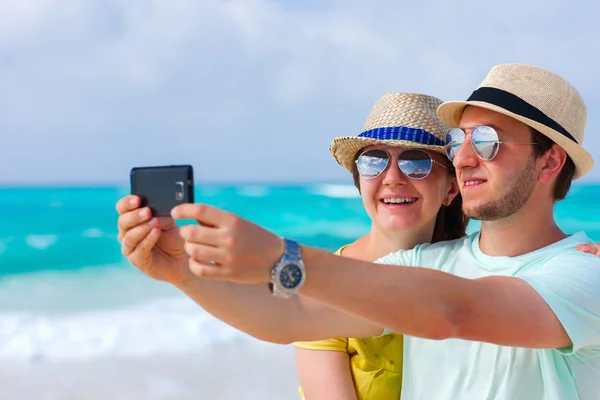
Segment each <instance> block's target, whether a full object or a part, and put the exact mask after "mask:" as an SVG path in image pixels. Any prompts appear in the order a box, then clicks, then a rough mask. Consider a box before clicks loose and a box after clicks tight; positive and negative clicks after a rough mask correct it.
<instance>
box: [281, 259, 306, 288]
mask: <svg viewBox="0 0 600 400" xmlns="http://www.w3.org/2000/svg"><path fill="white" fill-rule="evenodd" d="M279 280H280V281H281V284H282V285H283V287H285V288H287V289H293V288H295V287H296V286H298V285H299V284H300V281H301V280H302V270H301V269H300V267H299V266H297V265H296V264H288V265H286V266H285V267H283V268H282V269H281V272H280V273H279Z"/></svg>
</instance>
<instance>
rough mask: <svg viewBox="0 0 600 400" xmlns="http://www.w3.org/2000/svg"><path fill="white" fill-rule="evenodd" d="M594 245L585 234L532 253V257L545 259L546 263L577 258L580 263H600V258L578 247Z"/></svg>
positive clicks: (579, 233)
mask: <svg viewBox="0 0 600 400" xmlns="http://www.w3.org/2000/svg"><path fill="white" fill-rule="evenodd" d="M586 243H593V240H592V239H590V238H589V237H588V236H587V235H586V234H585V233H584V232H577V233H575V234H573V235H569V236H568V237H566V238H564V239H562V240H560V241H558V242H556V243H553V244H551V245H549V246H546V247H544V248H542V249H539V250H537V251H534V252H532V253H530V256H533V257H538V258H543V259H545V261H546V263H553V262H560V261H561V260H566V259H574V258H577V259H578V260H579V261H584V262H586V263H587V262H588V261H589V262H591V263H600V257H598V256H596V255H593V254H588V253H585V252H582V251H579V250H577V245H579V244H586Z"/></svg>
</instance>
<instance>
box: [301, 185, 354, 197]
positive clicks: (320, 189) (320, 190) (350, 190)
mask: <svg viewBox="0 0 600 400" xmlns="http://www.w3.org/2000/svg"><path fill="white" fill-rule="evenodd" d="M311 192H312V193H314V194H317V195H320V196H326V197H331V198H336V199H337V198H360V193H358V189H356V187H355V186H354V185H352V184H335V183H323V184H320V185H317V186H315V187H314V188H313V189H312V190H311Z"/></svg>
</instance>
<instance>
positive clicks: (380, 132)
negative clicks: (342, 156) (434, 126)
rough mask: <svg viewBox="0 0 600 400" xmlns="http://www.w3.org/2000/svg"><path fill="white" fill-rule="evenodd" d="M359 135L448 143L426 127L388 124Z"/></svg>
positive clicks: (437, 144) (437, 143)
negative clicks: (425, 128)
mask: <svg viewBox="0 0 600 400" xmlns="http://www.w3.org/2000/svg"><path fill="white" fill-rule="evenodd" d="M358 137H366V138H371V139H377V140H407V141H410V142H415V143H421V144H426V145H431V146H444V145H445V144H446V143H445V142H444V141H443V140H441V139H440V138H438V137H436V136H435V135H433V134H431V133H429V132H427V131H426V130H424V129H418V128H409V127H407V126H388V127H385V128H375V129H370V130H368V131H364V132H362V133H360V134H359V135H358Z"/></svg>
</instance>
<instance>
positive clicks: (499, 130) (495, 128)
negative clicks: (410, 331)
mask: <svg viewBox="0 0 600 400" xmlns="http://www.w3.org/2000/svg"><path fill="white" fill-rule="evenodd" d="M478 126H489V127H490V128H494V130H495V131H496V132H504V131H505V130H504V129H502V128H501V127H499V126H498V125H496V124H480V125H473V126H464V127H460V129H462V130H465V129H475V128H476V127H478Z"/></svg>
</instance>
